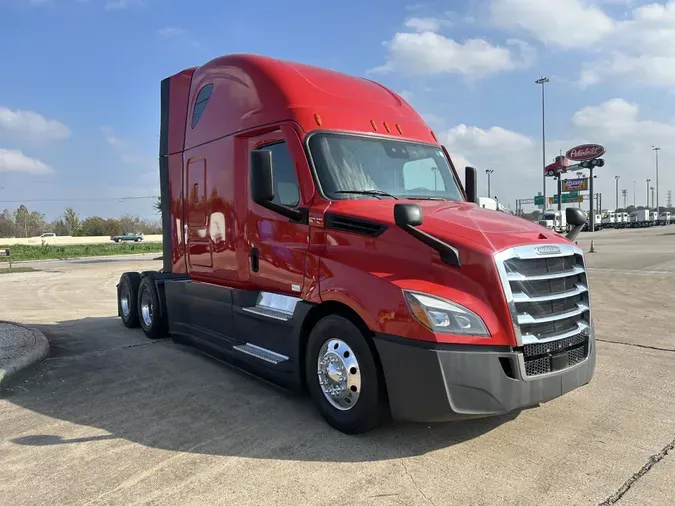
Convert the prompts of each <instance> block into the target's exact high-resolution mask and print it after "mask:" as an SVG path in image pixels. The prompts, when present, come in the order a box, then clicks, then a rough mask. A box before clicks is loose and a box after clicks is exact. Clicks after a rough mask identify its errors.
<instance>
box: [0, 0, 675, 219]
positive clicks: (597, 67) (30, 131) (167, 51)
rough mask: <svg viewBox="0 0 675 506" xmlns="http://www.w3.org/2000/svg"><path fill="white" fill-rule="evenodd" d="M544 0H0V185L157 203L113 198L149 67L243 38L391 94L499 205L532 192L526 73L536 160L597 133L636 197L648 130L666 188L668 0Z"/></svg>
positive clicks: (673, 6) (151, 98)
mask: <svg viewBox="0 0 675 506" xmlns="http://www.w3.org/2000/svg"><path fill="white" fill-rule="evenodd" d="M543 3H544V2H542V1H541V0H468V1H433V2H424V3H413V2H410V1H408V2H405V1H400V0H392V1H386V2H385V1H380V0H376V1H370V2H363V1H362V2H349V1H347V2H316V1H312V2H309V1H298V0H296V1H295V2H271V1H266V0H263V1H259V2H256V4H255V8H252V4H250V3H246V2H220V1H215V0H208V1H195V2H191V3H188V2H178V1H169V0H165V1H161V0H0V44H1V45H2V47H3V48H5V49H7V48H11V50H3V51H1V52H0V69H2V74H1V75H2V78H1V79H0V187H2V189H1V190H0V201H7V200H26V201H27V200H43V201H42V202H26V204H27V205H28V206H29V207H30V208H33V209H38V210H40V211H42V212H45V213H46V214H47V215H48V217H50V218H53V217H56V216H58V215H59V214H60V213H61V212H62V210H63V208H64V207H65V206H66V205H67V203H65V202H47V201H44V200H45V199H72V202H71V203H72V205H73V207H74V208H75V209H76V210H77V211H78V212H80V213H81V214H82V215H93V214H98V215H102V216H117V215H120V214H123V213H127V212H128V213H134V214H140V215H141V216H144V217H152V216H153V210H152V206H151V201H150V200H134V201H124V202H120V201H118V200H114V198H116V197H130V196H146V195H154V194H157V188H158V181H157V161H156V160H157V143H158V134H159V83H160V80H161V79H162V78H164V77H166V76H168V75H171V74H173V73H175V72H177V71H179V70H181V69H182V68H184V67H188V66H192V65H198V64H201V63H204V62H206V61H208V60H209V59H211V58H213V57H215V56H218V55H221V54H226V53H231V52H251V53H259V54H265V55H268V56H273V57H280V58H285V59H291V60H296V61H301V62H304V63H310V64H315V65H320V66H325V67H330V68H333V69H336V70H340V71H343V72H347V73H350V74H355V75H361V76H366V77H369V78H372V79H375V80H377V81H379V82H381V83H383V84H385V85H387V86H389V87H391V88H392V89H394V90H396V91H398V92H400V93H402V94H403V95H404V96H405V97H406V98H408V99H409V100H410V102H411V103H412V105H413V106H414V107H415V108H416V109H417V110H418V111H419V112H420V113H421V114H422V115H423V116H424V117H425V118H426V119H427V121H428V122H429V123H430V124H431V125H432V126H433V128H434V129H435V130H436V132H437V133H438V134H439V136H440V138H441V139H442V140H443V142H444V143H445V144H446V145H447V146H448V148H449V149H450V152H451V153H452V154H453V156H455V157H456V158H457V162H458V163H457V165H460V167H461V166H463V165H464V164H466V163H471V164H473V165H475V166H476V167H478V168H479V170H480V171H481V174H482V175H483V176H484V174H483V169H484V168H488V167H489V168H492V169H495V173H494V174H493V175H492V178H493V179H492V188H494V191H493V193H494V194H497V196H498V197H500V200H502V201H503V203H504V204H506V205H510V206H511V207H514V204H515V199H516V198H520V197H531V196H533V195H534V194H535V193H536V192H538V191H541V177H540V174H541V168H540V167H541V103H540V100H541V98H540V88H539V87H538V86H537V85H535V84H534V80H535V79H536V78H537V77H539V76H540V75H547V76H550V77H551V83H550V84H549V85H547V110H546V111H547V138H548V139H549V142H548V143H547V150H548V151H547V158H549V159H551V158H552V157H553V156H554V155H555V154H558V152H559V150H560V149H564V150H566V149H567V148H570V147H572V146H573V145H574V144H576V143H577V142H586V141H591V142H599V143H601V144H604V145H606V147H607V148H608V154H607V157H606V159H607V165H606V166H605V167H604V168H603V169H599V170H600V171H602V172H601V174H600V175H599V178H598V180H597V181H598V188H599V190H600V191H602V192H603V207H613V204H614V176H615V175H620V176H621V180H620V181H621V186H620V188H621V189H623V188H626V189H628V195H629V198H628V202H629V203H632V195H633V183H632V181H633V180H636V181H637V182H636V189H637V197H636V201H637V204H644V199H645V192H646V183H645V178H647V177H651V178H652V179H653V180H655V177H654V162H653V153H652V152H651V145H653V144H656V145H659V146H661V147H662V150H661V173H660V199H659V200H660V202H661V203H662V204H663V203H665V200H666V191H667V190H669V189H675V188H674V187H675V176H674V175H672V174H673V172H672V171H671V170H670V167H671V166H672V163H673V162H675V155H674V154H673V153H672V151H671V150H672V148H670V146H669V143H671V144H672V138H673V136H675V123H674V118H675V107H674V106H675V94H674V93H673V90H674V89H675V0H671V1H669V2H667V1H665V0H664V1H661V2H644V1H638V0H585V1H581V0H547V1H546V5H547V8H546V9H542V8H541V6H542V5H543ZM483 179H484V177H483V178H482V179H481V182H482V184H483V183H484V181H482V180H483ZM483 185H484V184H483ZM552 188H553V184H552V183H550V182H549V184H548V185H547V190H548V192H549V194H550V192H551V191H552ZM83 199H95V200H83ZM605 203H607V204H605ZM16 205H17V204H15V203H11V202H0V208H5V207H8V208H13V207H15V206H16Z"/></svg>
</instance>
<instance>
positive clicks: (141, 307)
mask: <svg viewBox="0 0 675 506" xmlns="http://www.w3.org/2000/svg"><path fill="white" fill-rule="evenodd" d="M137 304H138V309H137V314H138V322H139V324H140V326H141V329H143V333H144V334H145V336H146V337H148V338H149V339H161V338H163V337H166V336H167V325H166V318H165V317H164V315H161V314H160V302H159V294H158V293H157V286H156V285H155V280H154V276H153V275H148V276H145V277H143V278H142V279H141V282H140V285H139V287H138V296H137Z"/></svg>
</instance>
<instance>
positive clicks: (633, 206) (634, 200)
mask: <svg viewBox="0 0 675 506" xmlns="http://www.w3.org/2000/svg"><path fill="white" fill-rule="evenodd" d="M633 207H635V179H633Z"/></svg>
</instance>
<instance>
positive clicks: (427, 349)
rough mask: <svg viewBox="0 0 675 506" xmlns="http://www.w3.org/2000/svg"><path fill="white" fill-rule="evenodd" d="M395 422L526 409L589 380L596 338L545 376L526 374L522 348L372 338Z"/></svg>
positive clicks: (450, 418) (383, 337)
mask: <svg viewBox="0 0 675 506" xmlns="http://www.w3.org/2000/svg"><path fill="white" fill-rule="evenodd" d="M375 345H376V347H377V351H378V353H379V357H380V361H381V363H382V368H383V372H384V377H385V381H386V385H387V393H388V395H389V405H390V409H391V413H392V417H393V418H394V419H395V420H401V421H413V422H440V421H450V420H458V419H464V418H478V417H484V416H493V415H500V414H504V413H508V412H509V411H513V410H516V409H519V408H526V407H530V406H534V405H537V404H539V403H542V402H546V401H550V400H551V399H555V398H556V397H560V396H561V395H563V394H565V393H567V392H569V391H571V390H574V389H576V388H578V387H580V386H583V385H585V384H586V383H588V382H589V381H590V380H591V378H592V377H593V373H594V372H595V353H596V352H595V349H596V346H595V337H594V334H593V333H592V332H591V334H590V336H589V338H588V355H587V358H585V359H584V360H583V361H581V362H579V363H577V364H575V365H572V366H571V367H567V368H565V369H562V370H559V371H555V372H550V373H547V374H541V375H535V376H527V375H526V374H525V370H524V366H523V364H524V361H523V354H522V352H519V351H515V350H513V349H510V348H508V347H505V348H501V349H500V348H489V347H481V346H462V345H453V346H450V347H448V346H446V347H441V346H440V345H437V346H430V345H420V344H417V343H414V342H412V343H411V340H407V339H401V338H395V337H392V336H382V335H380V336H376V338H375Z"/></svg>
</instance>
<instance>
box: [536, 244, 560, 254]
mask: <svg viewBox="0 0 675 506" xmlns="http://www.w3.org/2000/svg"><path fill="white" fill-rule="evenodd" d="M534 251H536V252H537V255H556V254H559V253H560V248H558V246H539V247H538V248H535V249H534Z"/></svg>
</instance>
